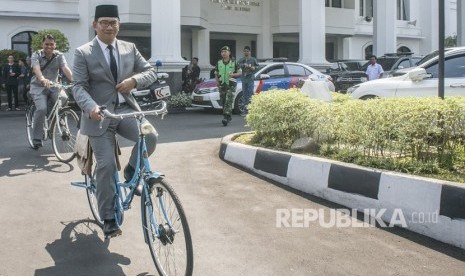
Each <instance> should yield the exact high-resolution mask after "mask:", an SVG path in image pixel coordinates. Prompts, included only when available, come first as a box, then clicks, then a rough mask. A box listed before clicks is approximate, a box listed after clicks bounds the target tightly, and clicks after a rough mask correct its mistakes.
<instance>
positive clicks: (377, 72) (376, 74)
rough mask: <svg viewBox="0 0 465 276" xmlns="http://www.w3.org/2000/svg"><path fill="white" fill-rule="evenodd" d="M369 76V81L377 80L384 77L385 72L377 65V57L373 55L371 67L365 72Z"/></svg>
mask: <svg viewBox="0 0 465 276" xmlns="http://www.w3.org/2000/svg"><path fill="white" fill-rule="evenodd" d="M365 73H366V74H367V76H368V80H369V81H370V80H376V79H379V78H381V77H382V76H383V73H384V70H383V67H382V66H381V64H378V63H376V56H375V55H372V56H371V57H370V65H368V67H367V71H366V72H365Z"/></svg>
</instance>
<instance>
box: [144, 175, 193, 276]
mask: <svg viewBox="0 0 465 276" xmlns="http://www.w3.org/2000/svg"><path fill="white" fill-rule="evenodd" d="M147 187H148V188H149V196H150V198H146V194H145V191H144V193H143V194H142V200H141V203H142V205H141V207H142V224H143V230H144V236H145V238H146V242H147V244H148V246H149V249H150V253H151V255H152V259H153V262H154V263H155V266H156V268H157V270H158V273H159V274H160V275H192V271H193V267H194V255H193V248H192V238H191V234H190V231H189V225H188V224H187V219H186V215H185V213H184V210H183V208H182V205H181V202H180V201H179V198H178V197H177V195H176V194H175V192H174V190H173V188H171V186H170V185H168V183H167V182H166V181H164V180H159V179H151V182H150V183H149V184H148V185H147Z"/></svg>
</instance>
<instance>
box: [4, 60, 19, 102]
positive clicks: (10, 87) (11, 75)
mask: <svg viewBox="0 0 465 276" xmlns="http://www.w3.org/2000/svg"><path fill="white" fill-rule="evenodd" d="M2 74H3V78H4V81H5V83H4V87H5V89H6V93H7V94H6V95H7V98H8V109H7V111H11V110H13V98H14V101H15V102H14V103H15V110H19V103H18V77H19V75H21V69H20V68H19V65H18V64H16V63H15V59H14V57H13V56H8V63H7V64H5V66H4V67H3V72H2Z"/></svg>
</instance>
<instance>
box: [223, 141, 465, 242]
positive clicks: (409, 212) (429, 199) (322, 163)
mask: <svg viewBox="0 0 465 276" xmlns="http://www.w3.org/2000/svg"><path fill="white" fill-rule="evenodd" d="M238 135H240V133H236V134H231V135H228V136H225V137H224V138H223V139H222V141H221V147H220V152H219V156H220V158H221V159H223V160H225V161H228V162H231V163H234V164H236V165H238V166H241V167H243V168H245V169H247V170H250V171H252V172H254V173H257V174H259V175H262V176H265V177H267V178H269V179H272V180H274V181H277V182H279V183H282V184H284V185H287V186H290V187H292V188H295V189H297V190H300V191H303V192H305V193H309V194H312V195H315V196H318V197H321V198H324V199H326V200H329V201H331V202H335V203H337V204H341V205H344V206H346V207H348V208H351V209H354V208H355V209H357V210H358V211H363V210H376V211H377V212H378V211H383V210H384V213H383V215H381V218H382V220H384V221H385V222H387V223H389V222H390V220H391V219H392V218H393V216H395V215H394V214H395V213H396V212H397V211H398V210H399V209H400V210H401V212H402V214H403V217H404V218H405V222H406V228H407V229H408V230H410V231H413V232H417V233H420V234H422V235H425V236H428V237H431V238H433V239H436V240H439V241H442V242H445V243H448V244H452V245H454V246H457V247H460V248H462V249H465V185H460V184H458V183H453V182H448V181H441V180H436V179H431V178H424V177H415V176H411V175H407V174H401V173H394V172H389V171H381V170H374V169H370V168H365V167H361V166H355V165H351V164H346V163H342V162H338V161H333V160H328V159H323V158H317V157H311V156H307V155H301V154H293V153H287V152H279V151H274V150H269V149H262V148H257V147H252V146H248V145H244V144H240V143H236V142H233V140H234V138H235V137H237V136H238ZM376 214H378V213H376ZM397 218H398V217H397ZM404 226H405V225H404Z"/></svg>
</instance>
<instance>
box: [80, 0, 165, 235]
mask: <svg viewBox="0 0 465 276" xmlns="http://www.w3.org/2000/svg"><path fill="white" fill-rule="evenodd" d="M92 26H93V28H94V30H95V32H96V33H97V36H96V37H95V38H94V39H93V40H92V41H90V42H88V43H86V44H84V45H82V46H80V47H79V48H77V49H76V51H75V54H74V67H73V77H74V81H75V85H74V87H73V95H74V98H75V100H76V102H77V104H78V105H79V107H80V108H81V109H82V112H83V113H82V121H81V129H80V131H81V134H84V135H88V136H89V141H90V144H91V146H92V149H93V151H94V156H95V158H96V161H97V168H96V173H97V192H96V196H97V201H98V207H99V214H100V218H101V219H103V220H104V226H103V231H104V233H105V236H106V237H113V236H116V235H119V234H121V230H120V229H119V226H118V225H117V223H116V221H115V213H114V207H115V197H114V195H115V190H114V188H115V187H114V183H115V172H116V171H117V165H116V161H115V155H114V152H115V150H114V148H115V145H116V139H115V134H116V133H118V134H120V135H121V136H123V137H125V138H127V139H129V140H132V141H134V142H137V139H138V137H139V128H138V125H137V124H138V122H137V120H136V119H135V118H125V119H105V120H104V121H103V125H102V128H100V127H99V123H100V119H101V116H100V107H101V106H102V105H106V106H107V108H108V110H109V111H110V112H112V113H116V114H119V113H129V112H133V111H140V107H139V105H138V104H137V102H136V101H135V99H134V97H133V96H132V94H131V93H130V91H131V90H132V89H134V88H139V87H146V86H148V85H150V84H151V83H153V82H154V81H155V80H156V78H157V77H156V72H155V70H154V68H153V67H152V66H151V65H150V64H149V63H148V62H147V61H146V60H145V59H144V58H143V57H142V55H141V54H140V53H139V51H138V50H137V48H136V46H135V45H134V44H132V43H129V42H125V41H122V40H117V39H116V35H117V34H118V31H119V15H118V7H117V6H115V5H99V6H97V7H96V9H95V17H94V21H93V23H92ZM156 140H157V134H156V133H152V134H151V135H147V136H146V142H147V150H148V154H149V155H150V154H152V153H153V151H154V150H155V146H156ZM136 159H137V147H136V145H135V146H134V147H133V149H132V154H131V157H130V159H129V164H128V165H127V166H126V168H125V170H124V175H125V178H126V180H128V179H129V178H130V177H132V174H133V173H134V167H135V165H136V162H137V160H136Z"/></svg>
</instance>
